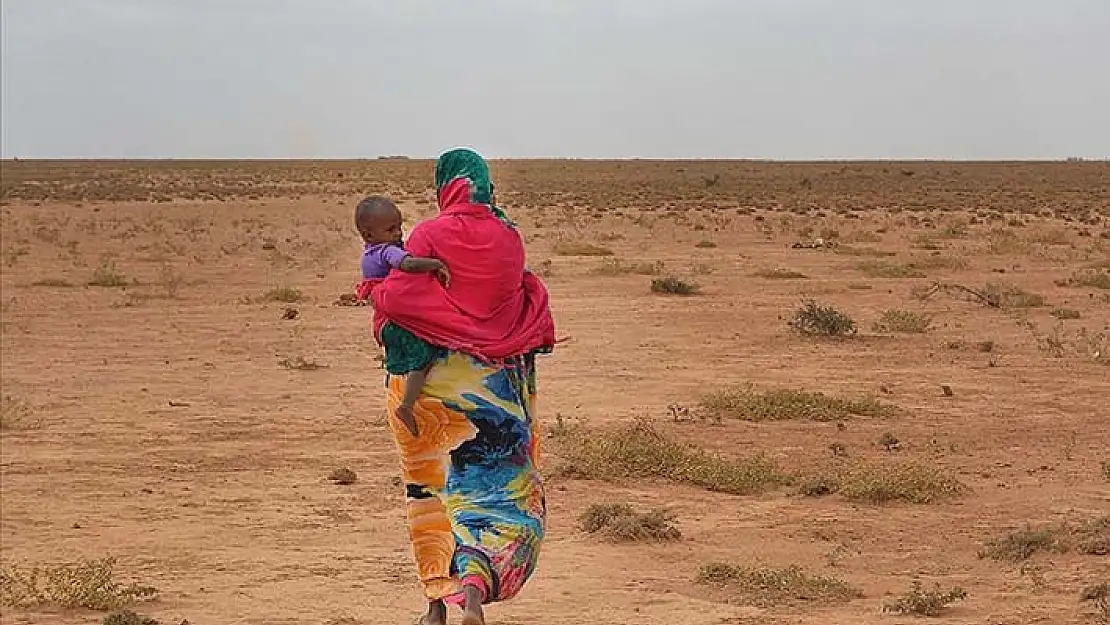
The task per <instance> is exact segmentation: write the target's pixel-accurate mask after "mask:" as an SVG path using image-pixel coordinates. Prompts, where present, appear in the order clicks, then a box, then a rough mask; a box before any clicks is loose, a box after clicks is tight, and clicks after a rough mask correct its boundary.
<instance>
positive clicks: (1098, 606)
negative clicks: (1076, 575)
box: [1079, 582, 1110, 623]
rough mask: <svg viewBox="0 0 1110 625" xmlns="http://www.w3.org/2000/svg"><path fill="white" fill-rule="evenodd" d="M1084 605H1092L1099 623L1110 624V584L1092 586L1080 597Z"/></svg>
mask: <svg viewBox="0 0 1110 625" xmlns="http://www.w3.org/2000/svg"><path fill="white" fill-rule="evenodd" d="M1079 600H1080V601H1082V602H1083V603H1090V604H1091V607H1092V608H1094V610H1095V618H1096V619H1098V622H1099V623H1110V582H1101V583H1098V584H1091V585H1090V586H1087V587H1086V588H1084V589H1083V592H1082V593H1080V595H1079Z"/></svg>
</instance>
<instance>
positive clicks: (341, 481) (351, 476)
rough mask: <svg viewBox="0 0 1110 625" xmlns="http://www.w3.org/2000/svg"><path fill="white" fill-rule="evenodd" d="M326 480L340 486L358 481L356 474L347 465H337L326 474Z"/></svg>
mask: <svg viewBox="0 0 1110 625" xmlns="http://www.w3.org/2000/svg"><path fill="white" fill-rule="evenodd" d="M328 480H330V481H332V482H334V483H336V484H338V485H340V486H349V485H351V484H354V483H355V482H357V481H358V475H357V474H356V473H355V472H354V471H352V470H350V469H348V468H347V467H339V468H338V469H335V470H333V471H332V472H331V473H329V474H328Z"/></svg>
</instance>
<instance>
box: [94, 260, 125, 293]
mask: <svg viewBox="0 0 1110 625" xmlns="http://www.w3.org/2000/svg"><path fill="white" fill-rule="evenodd" d="M88 285H89V286H98V287H105V288H119V287H124V286H127V276H125V275H123V274H122V273H121V272H120V271H119V269H117V268H116V264H115V263H113V262H112V261H110V260H102V261H100V265H99V266H98V267H97V268H96V270H95V271H93V275H92V279H90V280H89V282H88Z"/></svg>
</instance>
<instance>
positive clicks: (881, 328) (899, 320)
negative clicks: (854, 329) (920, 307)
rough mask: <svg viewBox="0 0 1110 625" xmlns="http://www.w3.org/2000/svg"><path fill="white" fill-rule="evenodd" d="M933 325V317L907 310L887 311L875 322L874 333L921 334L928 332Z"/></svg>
mask: <svg viewBox="0 0 1110 625" xmlns="http://www.w3.org/2000/svg"><path fill="white" fill-rule="evenodd" d="M932 324H933V317H932V316H931V315H926V314H922V313H915V312H911V311H908V310H887V311H885V312H883V315H882V317H879V320H878V321H876V322H875V326H874V329H875V331H876V332H901V333H905V334H922V333H925V332H928V331H929V326H931V325H932Z"/></svg>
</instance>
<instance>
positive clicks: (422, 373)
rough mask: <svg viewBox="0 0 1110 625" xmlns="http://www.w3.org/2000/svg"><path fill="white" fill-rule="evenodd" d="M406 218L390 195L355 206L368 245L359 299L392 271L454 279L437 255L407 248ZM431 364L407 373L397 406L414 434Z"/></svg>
mask: <svg viewBox="0 0 1110 625" xmlns="http://www.w3.org/2000/svg"><path fill="white" fill-rule="evenodd" d="M402 222H403V218H402V216H401V211H400V210H398V209H397V206H396V205H395V204H394V203H393V202H391V201H390V200H389V199H388V198H385V197H381V196H370V197H368V198H366V199H364V200H362V201H361V202H359V204H358V206H357V207H356V208H355V227H356V228H357V229H358V232H359V235H361V236H362V240H363V243H365V247H364V249H363V252H362V284H360V285H359V287H358V293H357V296H358V298H359V299H360V300H366V299H368V298H369V297H370V291H372V290H373V289H374V287H375V286H377V285H378V284H380V283H381V281H382V280H384V279H385V278H386V276H388V275H389V272H391V271H393V270H397V271H403V272H405V273H434V274H435V275H436V277H437V278H438V279H439V281H440V282H442V283H443V286H444V287H446V286H448V285H449V284H450V282H451V273H450V271H448V269H447V265H445V264H444V263H443V261H441V260H439V259H436V258H419V257H416V256H413V255H412V254H410V253H409V252H408V251H406V250H405V248H404V244H403V243H402V239H403V237H404V230H403V228H402ZM384 347H385V349H386V351H387V352H388V351H389V350H391V349H400V348H401V346H393V345H390V344H389V342H388V341H387V342H386V344H385V345H384ZM430 369H431V367H430V366H428V367H426V368H424V369H421V370H417V371H412V372H409V373H408V374H406V375H405V393H404V397H403V398H402V400H401V405H400V406H399V407H398V409H397V417H398V418H399V419H400V420H401V422H402V423H404V424H405V427H407V428H408V429H409V431H410V432H411V433H412V434H413V435H414V436H415V435H417V428H416V420H415V417H414V416H413V411H412V410H413V407H414V406H415V405H416V400H417V399H419V397H420V392H421V390H423V388H424V382H425V380H427V377H428V371H429V370H430Z"/></svg>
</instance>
